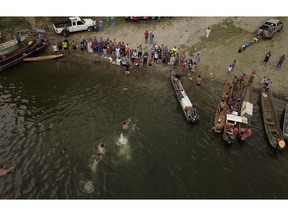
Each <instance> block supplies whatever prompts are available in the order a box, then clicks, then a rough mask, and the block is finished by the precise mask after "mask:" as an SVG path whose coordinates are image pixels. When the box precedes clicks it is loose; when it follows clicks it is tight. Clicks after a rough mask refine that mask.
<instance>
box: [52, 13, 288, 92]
mask: <svg viewBox="0 0 288 216" xmlns="http://www.w3.org/2000/svg"><path fill="white" fill-rule="evenodd" d="M266 19H267V18H266V17H238V18H227V17H177V18H165V19H162V20H160V21H157V20H149V21H148V22H146V23H142V22H140V23H134V22H121V23H120V24H118V25H117V23H116V26H115V27H107V28H105V29H104V31H103V32H81V33H74V34H71V37H70V38H71V39H73V40H75V41H76V43H77V44H80V41H82V40H83V39H84V38H86V39H87V38H90V37H91V38H94V37H97V38H100V37H103V38H107V37H109V38H110V39H113V38H116V40H117V41H124V42H125V43H127V42H128V43H129V44H130V45H131V46H130V47H131V48H136V47H137V46H138V45H139V44H142V45H144V43H145V42H144V32H145V30H146V29H147V30H148V31H152V32H153V33H154V35H155V42H156V43H157V44H161V43H164V45H167V46H168V48H173V46H176V47H177V48H178V51H185V52H186V55H187V56H188V55H190V57H194V55H195V54H196V53H200V56H201V63H200V64H199V66H198V68H197V73H198V74H201V75H202V77H203V82H205V80H209V81H212V80H213V81H216V82H223V83H224V82H225V81H226V80H227V79H232V78H233V77H234V76H240V75H242V74H243V73H246V74H250V73H251V71H253V70H255V71H256V72H257V76H256V77H255V85H254V87H255V88H260V85H256V83H258V82H259V81H260V80H261V79H262V78H263V76H267V77H269V78H270V79H271V80H272V81H273V85H272V90H273V92H274V94H276V95H277V96H278V97H281V98H282V97H283V98H284V97H286V96H287V95H288V93H287V90H288V85H286V80H287V76H288V75H287V69H288V67H287V64H286V61H287V60H286V61H284V65H283V67H282V69H281V70H280V71H277V70H276V69H275V67H276V64H277V62H278V60H279V58H280V56H281V55H283V54H287V53H288V46H287V45H286V35H287V32H288V30H287V28H286V26H287V23H288V19H287V18H282V19H281V20H282V21H283V22H284V28H283V30H282V31H281V32H279V33H277V34H276V35H275V36H274V38H273V39H272V40H261V41H260V42H259V43H257V44H254V45H252V46H251V47H248V48H246V49H245V50H244V51H243V52H242V53H238V52H237V50H238V48H239V47H240V46H241V45H242V44H244V43H245V42H246V41H248V40H252V39H253V37H254V36H255V32H256V30H257V28H258V27H259V26H260V25H261V24H262V22H264V21H265V20H266ZM208 26H210V27H211V33H210V36H209V38H208V39H206V38H205V37H204V35H205V30H206V29H207V27H208ZM62 39H63V37H62V36H58V35H56V34H51V36H50V40H51V42H54V41H58V40H62ZM268 51H271V52H272V56H271V58H270V60H269V62H268V64H267V65H263V64H261V63H262V62H263V59H264V57H265V54H266V53H267V52H268ZM83 58H88V59H89V58H91V60H93V59H94V56H91V55H88V54H87V55H85V57H84V56H83ZM95 58H96V57H95ZM234 59H236V60H237V64H236V67H235V69H234V70H233V71H232V73H231V74H229V75H227V73H226V71H227V68H228V66H229V65H230V64H231V63H232V62H233V60H234Z"/></svg>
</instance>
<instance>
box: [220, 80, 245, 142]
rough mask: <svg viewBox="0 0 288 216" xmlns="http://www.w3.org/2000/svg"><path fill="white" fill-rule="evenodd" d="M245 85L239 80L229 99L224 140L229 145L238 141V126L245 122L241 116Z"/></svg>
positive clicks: (234, 85)
mask: <svg viewBox="0 0 288 216" xmlns="http://www.w3.org/2000/svg"><path fill="white" fill-rule="evenodd" d="M243 88H244V85H243V83H242V82H240V81H239V80H238V79H237V80H236V81H235V83H233V87H232V89H231V93H230V94H229V99H228V106H229V108H228V111H227V113H226V121H225V126H224V131H223V139H224V141H226V142H227V143H229V144H230V143H233V142H235V141H236V138H237V135H238V127H239V126H238V125H239V123H242V122H243V118H242V117H241V116H240V115H239V114H240V108H241V102H242V101H241V100H242V98H241V97H240V92H241V91H243Z"/></svg>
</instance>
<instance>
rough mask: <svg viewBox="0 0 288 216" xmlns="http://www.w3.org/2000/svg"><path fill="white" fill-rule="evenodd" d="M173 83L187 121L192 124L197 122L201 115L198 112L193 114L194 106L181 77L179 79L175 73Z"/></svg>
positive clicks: (172, 78)
mask: <svg viewBox="0 0 288 216" xmlns="http://www.w3.org/2000/svg"><path fill="white" fill-rule="evenodd" d="M171 83H172V86H173V89H174V91H175V94H176V98H177V100H178V102H179V104H180V106H181V108H182V111H183V114H184V116H185V118H186V120H187V121H188V122H192V123H194V122H197V121H198V120H199V115H198V114H197V112H196V114H195V113H194V112H193V108H194V106H193V105H192V103H191V101H190V99H189V98H188V96H187V94H186V92H185V90H184V88H183V86H182V83H181V81H180V79H179V77H178V78H177V77H176V76H175V74H174V72H173V71H172V73H171Z"/></svg>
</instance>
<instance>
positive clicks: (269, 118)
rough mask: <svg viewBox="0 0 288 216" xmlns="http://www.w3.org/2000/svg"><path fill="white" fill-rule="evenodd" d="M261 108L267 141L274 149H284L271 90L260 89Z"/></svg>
mask: <svg viewBox="0 0 288 216" xmlns="http://www.w3.org/2000/svg"><path fill="white" fill-rule="evenodd" d="M260 98H261V108H262V117H263V123H264V128H265V132H266V135H267V138H268V140H269V143H270V144H271V146H272V147H273V148H275V149H280V150H282V149H284V147H285V142H284V140H283V133H282V131H281V129H280V125H279V121H278V117H277V114H276V112H275V108H274V103H273V96H272V93H271V90H270V89H269V90H268V91H267V92H264V91H261V97H260Z"/></svg>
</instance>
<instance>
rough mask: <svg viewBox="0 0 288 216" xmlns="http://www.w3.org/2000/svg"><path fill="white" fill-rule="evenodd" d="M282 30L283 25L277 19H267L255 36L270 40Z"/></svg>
mask: <svg viewBox="0 0 288 216" xmlns="http://www.w3.org/2000/svg"><path fill="white" fill-rule="evenodd" d="M282 29H283V23H282V22H281V21H280V20H278V19H268V20H267V21H266V22H265V23H264V24H263V25H262V26H261V27H260V28H259V29H258V30H257V36H260V37H261V38H270V39H271V38H272V37H273V36H274V34H275V33H276V32H279V31H281V30H282Z"/></svg>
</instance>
